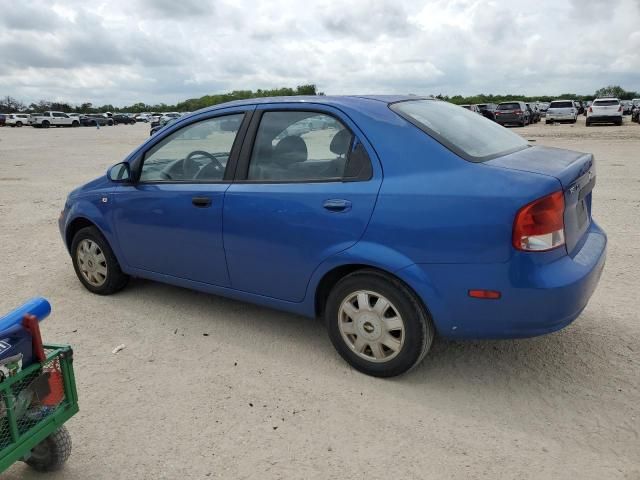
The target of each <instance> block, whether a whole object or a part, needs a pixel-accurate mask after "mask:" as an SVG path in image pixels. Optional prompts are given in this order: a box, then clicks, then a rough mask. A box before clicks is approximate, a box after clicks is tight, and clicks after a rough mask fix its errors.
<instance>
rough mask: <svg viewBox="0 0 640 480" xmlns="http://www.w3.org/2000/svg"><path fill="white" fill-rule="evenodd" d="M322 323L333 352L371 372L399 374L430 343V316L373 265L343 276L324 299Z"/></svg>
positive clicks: (416, 360) (404, 288)
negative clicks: (371, 267)
mask: <svg viewBox="0 0 640 480" xmlns="http://www.w3.org/2000/svg"><path fill="white" fill-rule="evenodd" d="M325 322H326V325H327V330H328V332H329V338H330V339H331V342H332V343H333V346H334V347H335V348H336V350H337V351H338V353H339V354H340V355H341V356H342V358H344V359H345V360H346V361H347V362H348V363H349V364H350V365H351V366H352V367H353V368H355V369H356V370H359V371H361V372H363V373H365V374H367V375H372V376H374V377H393V376H396V375H401V374H403V373H405V372H407V371H409V370H411V369H412V368H413V367H415V366H416V365H418V364H419V363H420V362H421V361H422V359H423V358H424V356H425V355H426V353H427V351H428V350H429V348H430V347H431V343H432V342H433V337H434V333H435V332H434V328H433V323H432V321H431V318H430V316H429V314H428V312H427V311H426V310H425V308H424V307H423V306H422V305H421V303H420V301H419V300H418V298H417V297H416V296H415V294H414V293H413V292H412V291H411V290H410V289H409V288H408V287H407V286H406V285H405V284H403V283H402V282H401V281H399V280H398V279H396V278H393V277H390V276H387V275H385V274H383V273H381V272H378V271H376V270H361V271H357V272H355V273H352V274H350V275H347V276H346V277H344V278H343V279H342V280H340V281H339V282H338V283H337V284H336V286H335V287H334V288H333V290H332V291H331V293H330V294H329V298H328V299H327V303H326V308H325Z"/></svg>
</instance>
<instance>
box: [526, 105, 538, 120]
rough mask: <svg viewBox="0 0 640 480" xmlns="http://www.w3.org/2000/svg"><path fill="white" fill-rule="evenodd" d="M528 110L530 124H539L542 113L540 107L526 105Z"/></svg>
mask: <svg viewBox="0 0 640 480" xmlns="http://www.w3.org/2000/svg"><path fill="white" fill-rule="evenodd" d="M525 106H526V107H527V110H528V111H529V123H538V122H539V121H540V112H539V111H538V107H536V106H535V105H532V104H530V103H525Z"/></svg>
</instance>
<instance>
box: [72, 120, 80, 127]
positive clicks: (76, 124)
mask: <svg viewBox="0 0 640 480" xmlns="http://www.w3.org/2000/svg"><path fill="white" fill-rule="evenodd" d="M79 126H80V122H78V121H76V120H74V121H73V122H71V127H72V128H77V127H79Z"/></svg>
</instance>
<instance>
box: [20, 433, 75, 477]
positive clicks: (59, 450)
mask: <svg viewBox="0 0 640 480" xmlns="http://www.w3.org/2000/svg"><path fill="white" fill-rule="evenodd" d="M69 455H71V435H69V431H68V430H67V429H66V428H65V427H64V426H63V427H60V428H59V429H58V430H56V431H55V432H53V433H52V434H51V435H49V436H48V437H47V438H45V439H44V440H43V441H42V442H40V443H39V444H38V445H37V446H36V447H35V448H34V449H33V450H32V451H31V456H30V457H29V458H28V459H27V460H25V463H26V464H27V465H29V466H30V467H31V468H33V469H35V470H37V471H39V472H53V471H55V470H59V469H60V468H62V466H63V465H64V463H65V462H66V461H67V459H68V458H69Z"/></svg>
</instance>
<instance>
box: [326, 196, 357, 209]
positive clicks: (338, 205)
mask: <svg viewBox="0 0 640 480" xmlns="http://www.w3.org/2000/svg"><path fill="white" fill-rule="evenodd" d="M322 206H323V207H324V208H325V209H327V210H329V211H330V212H346V211H347V210H351V202H350V201H349V200H343V199H341V198H332V199H330V200H325V201H324V203H323V204H322Z"/></svg>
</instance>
